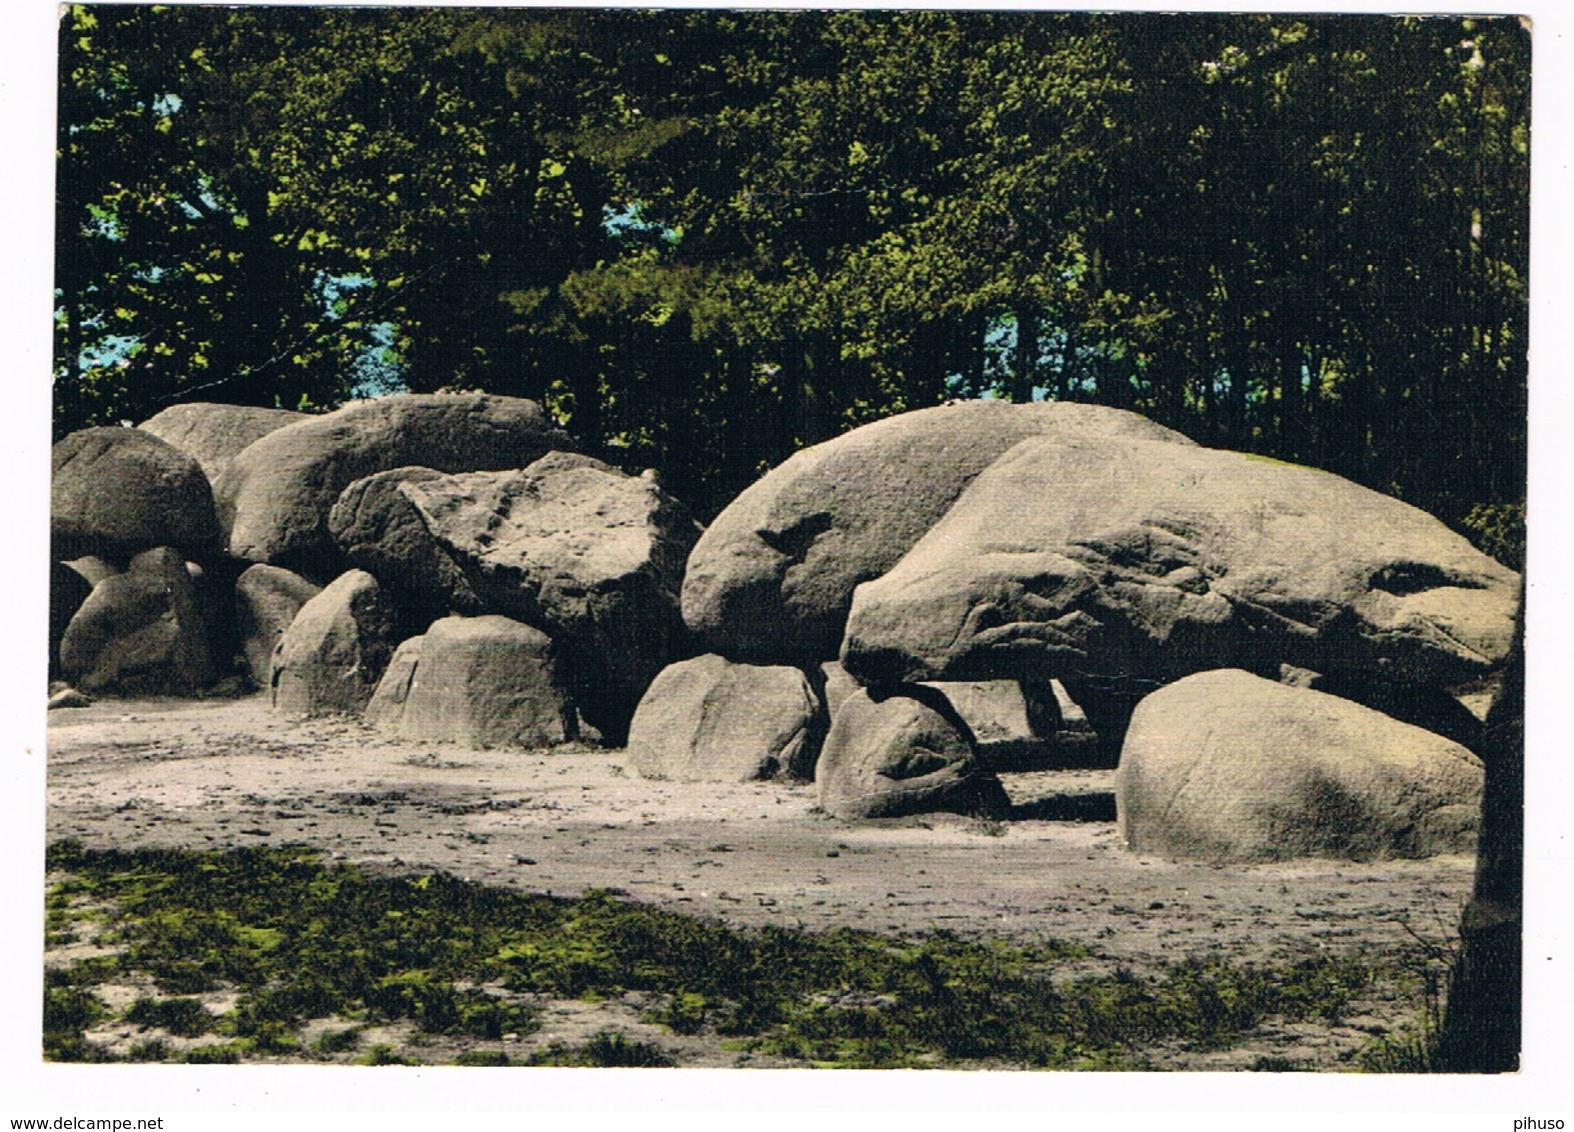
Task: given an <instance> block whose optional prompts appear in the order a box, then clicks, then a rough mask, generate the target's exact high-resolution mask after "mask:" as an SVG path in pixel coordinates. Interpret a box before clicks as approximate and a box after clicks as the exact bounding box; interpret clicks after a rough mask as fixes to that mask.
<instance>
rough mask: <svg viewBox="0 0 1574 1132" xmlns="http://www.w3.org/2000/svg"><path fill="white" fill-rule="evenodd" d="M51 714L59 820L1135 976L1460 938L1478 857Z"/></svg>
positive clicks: (1046, 778) (1038, 803) (68, 831)
mask: <svg viewBox="0 0 1574 1132" xmlns="http://www.w3.org/2000/svg"><path fill="white" fill-rule="evenodd" d="M49 722H50V726H49V744H50V751H49V778H48V819H47V820H48V834H49V837H50V838H51V839H52V840H53V839H58V838H64V837H71V838H76V839H78V840H80V841H81V842H83V843H84V844H85V845H87V846H89V847H110V846H116V847H132V846H185V847H192V848H213V849H218V848H223V847H227V846H234V845H256V844H284V843H294V842H304V843H308V844H311V845H314V846H317V847H320V848H322V849H323V850H325V851H326V852H327V853H328V855H329V857H330V859H334V860H344V861H354V862H358V863H362V864H365V865H368V866H375V867H384V868H389V869H393V870H396V871H409V872H413V871H419V870H429V869H443V870H447V871H449V872H452V873H454V874H456V875H459V876H463V877H468V878H470V879H472V880H476V881H481V882H484V883H488V884H499V885H509V886H512V887H515V888H519V889H524V890H530V891H538V892H550V893H555V894H559V895H572V894H577V893H580V892H582V891H584V890H585V889H587V888H611V889H615V890H619V891H621V892H623V893H625V894H627V895H628V896H629V897H630V898H632V899H636V900H642V901H647V902H650V903H653V904H658V905H661V906H664V907H668V908H673V909H677V910H682V911H687V912H694V913H700V914H704V915H708V916H713V917H717V918H720V919H722V920H725V921H727V922H729V923H732V924H738V925H748V924H764V923H771V924H778V925H783V926H792V927H803V928H810V929H814V928H828V927H832V926H851V927H858V928H868V929H872V930H878V931H903V932H907V931H923V930H927V929H935V928H943V929H949V930H951V931H954V932H956V933H958V934H962V935H966V936H989V935H996V936H1009V937H1012V938H1018V939H1025V940H1034V939H1038V940H1042V939H1058V940H1065V941H1072V942H1078V943H1083V944H1085V945H1087V946H1088V947H1090V948H1091V949H1092V950H1093V952H1094V954H1095V955H1096V957H1097V958H1095V959H1093V960H1090V961H1088V962H1087V963H1085V964H1083V965H1081V966H1080V967H1079V970H1080V971H1089V970H1109V969H1113V968H1114V967H1115V966H1117V965H1124V966H1127V967H1130V968H1132V969H1133V970H1135V971H1137V972H1138V973H1142V972H1143V971H1146V970H1151V969H1153V968H1154V967H1155V966H1157V965H1158V964H1161V963H1163V962H1165V961H1173V960H1177V959H1181V958H1183V957H1186V956H1219V955H1221V954H1222V955H1228V956H1232V957H1235V958H1239V959H1243V960H1251V961H1257V962H1288V961H1293V960H1294V959H1296V958H1300V957H1304V956H1307V955H1310V954H1316V953H1318V952H1322V951H1325V950H1335V951H1338V952H1341V953H1355V954H1361V955H1365V956H1368V957H1371V958H1379V957H1384V956H1396V955H1405V956H1413V955H1417V954H1419V953H1421V952H1422V951H1423V950H1425V948H1431V949H1434V950H1436V951H1437V952H1439V953H1446V952H1447V951H1449V949H1451V948H1452V947H1453V945H1454V944H1455V942H1456V940H1457V924H1458V920H1459V912H1460V909H1461V907H1462V905H1463V903H1464V900H1465V898H1466V896H1467V895H1468V892H1469V887H1470V881H1471V869H1472V865H1473V862H1472V860H1471V859H1469V858H1467V857H1438V858H1433V859H1430V860H1425V861H1399V862H1384V863H1371V864H1364V863H1363V864H1354V863H1350V862H1332V861H1318V862H1296V863H1290V864H1278V865H1257V866H1250V867H1247V866H1228V867H1223V866H1213V865H1207V864H1198V863H1186V862H1172V861H1167V860H1163V859H1158V858H1152V857H1142V856H1137V855H1133V854H1131V853H1128V852H1127V851H1126V850H1125V849H1124V847H1123V846H1122V845H1121V844H1120V842H1119V839H1118V835H1117V833H1116V829H1115V823H1114V820H1113V808H1114V807H1113V796H1112V794H1111V779H1110V775H1109V773H1108V772H1099V771H1087V770H1081V771H1061V772H1038V773H1032V774H1014V775H1002V779H1003V781H1005V782H1006V784H1007V788H1008V790H1009V791H1010V793H1011V795H1012V797H1013V800H1014V801H1015V802H1016V803H1017V813H1019V814H1021V815H1025V816H1023V817H1021V818H1020V819H1018V820H1011V821H1007V822H981V821H977V820H973V819H967V818H961V817H951V816H946V815H932V816H929V817H926V818H923V819H909V820H905V821H900V822H888V823H873V824H864V825H853V824H849V823H845V822H841V821H838V820H836V819H834V818H831V817H829V816H827V815H825V814H824V813H822V812H820V811H819V810H818V809H817V808H816V806H815V797H814V790H813V787H812V786H806V785H790V784H782V783H741V784H682V783H667V782H652V781H647V780H644V779H641V778H639V777H638V776H637V775H636V774H635V773H634V772H633V771H632V770H631V769H629V767H628V766H627V764H626V760H625V758H624V755H623V752H621V751H616V750H605V749H598V748H589V747H585V746H578V745H575V746H567V747H561V748H556V749H553V750H550V751H531V752H517V751H472V750H464V749H457V748H444V747H434V746H431V745H423V744H410V743H401V742H395V741H391V740H389V739H386V738H383V737H382V736H380V735H378V734H377V733H376V732H374V731H371V730H369V729H367V728H365V727H363V726H361V725H360V724H359V723H356V722H352V721H348V720H312V721H299V722H295V721H289V720H285V719H282V718H280V717H278V716H276V715H275V714H273V713H272V712H271V710H270V709H269V707H268V705H267V702H266V700H265V699H263V698H251V699H243V700H209V701H190V700H138V701H106V702H101V703H98V704H95V705H93V706H92V707H89V708H81V709H69V710H60V711H55V712H52V713H51V718H50V721H49ZM634 1005H637V1004H634ZM1419 1005H1420V1003H1419V999H1417V998H1414V997H1404V998H1391V999H1386V1000H1380V1001H1370V1002H1365V1003H1362V1004H1361V1007H1360V1009H1359V1010H1358V1011H1356V1012H1353V1013H1352V1016H1351V1017H1349V1018H1347V1019H1345V1020H1343V1022H1342V1023H1341V1024H1338V1025H1327V1024H1322V1023H1318V1024H1315V1025H1312V1024H1297V1025H1284V1026H1279V1027H1275V1026H1272V1025H1270V1026H1268V1027H1265V1028H1264V1030H1263V1032H1262V1034H1261V1035H1260V1040H1257V1039H1256V1038H1254V1040H1253V1041H1251V1042H1249V1043H1247V1044H1246V1045H1244V1046H1242V1047H1239V1048H1237V1049H1235V1050H1232V1051H1225V1052H1223V1053H1212V1054H1203V1053H1197V1052H1193V1051H1188V1050H1185V1049H1180V1048H1178V1049H1176V1050H1172V1051H1164V1053H1163V1059H1164V1061H1165V1063H1166V1064H1168V1065H1170V1066H1172V1067H1174V1068H1212V1069H1222V1068H1238V1067H1244V1066H1248V1065H1251V1064H1252V1063H1254V1062H1256V1061H1257V1059H1258V1058H1259V1057H1262V1056H1271V1057H1273V1058H1282V1059H1286V1060H1289V1061H1292V1062H1294V1063H1296V1064H1298V1065H1303V1066H1305V1067H1308V1068H1329V1069H1331V1068H1337V1067H1339V1066H1341V1065H1343V1064H1344V1063H1345V1062H1347V1061H1348V1058H1349V1056H1350V1054H1351V1052H1352V1051H1354V1050H1356V1049H1357V1048H1359V1047H1360V1046H1362V1045H1363V1044H1366V1043H1368V1042H1370V1041H1371V1040H1372V1039H1373V1037H1374V1035H1379V1034H1383V1033H1391V1032H1392V1031H1393V1030H1394V1029H1395V1028H1396V1027H1398V1026H1400V1025H1402V1024H1404V1023H1407V1022H1410V1021H1413V1020H1414V1017H1415V1014H1416V1011H1417V1010H1418V1008H1419ZM618 1008H620V1009H625V1010H626V1012H627V1013H629V1015H630V1016H631V1017H632V1016H633V1015H634V1014H635V1013H636V1011H635V1010H634V1009H633V1008H632V1007H631V1006H629V1005H628V1004H623V1006H622V1007H618ZM579 1009H580V1008H578V1007H576V1006H575V1005H574V1004H561V1006H560V1007H559V1010H560V1012H561V1014H562V1017H561V1018H560V1019H559V1021H560V1022H562V1027H560V1029H561V1031H562V1032H561V1033H556V1034H554V1035H553V1036H558V1037H565V1036H566V1037H572V1036H574V1035H575V1034H577V1033H578V1032H580V1031H581V1030H583V1029H586V1028H589V1027H592V1026H593V1024H600V1023H601V1022H604V1021H605V1017H604V1015H605V1011H604V1010H603V1011H601V1012H599V1013H598V1016H597V1017H596V1018H586V1019H582V1020H580V1021H583V1023H584V1024H583V1025H576V1024H575V1023H576V1018H577V1016H576V1010H579ZM608 1009H612V1007H609V1008H608ZM593 1013H594V1012H593ZM635 1036H645V1035H643V1034H640V1035H635ZM669 1037H670V1036H669ZM667 1044H668V1045H671V1044H672V1042H671V1041H668V1043H667ZM694 1061H696V1062H700V1063H727V1062H716V1061H714V1060H713V1059H711V1058H707V1057H700V1056H699V1055H698V1054H696V1055H695V1058H694Z"/></svg>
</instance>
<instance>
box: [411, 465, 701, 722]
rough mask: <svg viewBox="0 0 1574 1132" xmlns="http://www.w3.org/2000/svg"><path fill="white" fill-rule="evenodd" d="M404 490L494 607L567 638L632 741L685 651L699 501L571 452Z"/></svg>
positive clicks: (577, 687)
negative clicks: (642, 705)
mask: <svg viewBox="0 0 1574 1132" xmlns="http://www.w3.org/2000/svg"><path fill="white" fill-rule="evenodd" d="M398 490H399V491H400V492H401V493H403V494H404V495H405V496H407V497H408V498H409V499H410V501H411V502H413V503H414V504H415V506H416V508H417V509H418V510H419V512H420V514H421V517H422V519H423V520H424V521H425V524H426V527H427V529H428V530H430V531H431V533H432V535H433V536H434V537H435V538H436V539H437V540H438V542H439V543H440V544H442V546H443V547H444V548H446V550H447V552H448V554H450V555H451V556H452V557H453V560H454V561H455V562H457V563H458V564H459V566H460V567H461V568H462V569H463V570H464V573H465V576H466V578H468V579H469V581H470V584H471V586H472V588H473V589H474V591H475V593H476V594H477V595H478V596H479V597H480V599H481V601H482V602H483V603H484V604H485V605H486V607H487V608H488V609H491V610H494V611H496V612H498V613H502V614H504V615H506V616H509V617H513V618H515V619H516V620H519V621H523V622H524V623H525V624H527V625H534V626H536V627H538V628H540V629H543V630H545V631H546V632H547V633H549V634H550V635H551V637H552V639H553V640H554V641H556V642H558V644H559V646H560V647H561V648H562V650H563V657H564V660H565V661H567V663H568V666H569V671H570V673H571V678H572V681H573V690H574V698H575V701H576V702H577V703H578V705H579V710H580V712H581V713H582V714H583V715H584V717H585V719H586V720H587V721H588V722H589V723H591V724H592V725H593V726H595V727H596V728H597V730H599V731H600V732H601V734H602V736H603V738H604V740H605V741H606V742H607V743H609V744H610V745H612V746H621V745H622V744H623V742H624V739H625V737H626V736H627V734H628V725H629V720H630V719H631V718H632V716H633V714H634V709H635V707H636V706H637V705H638V704H639V700H640V697H641V696H642V695H643V694H644V692H645V689H646V688H648V687H649V686H650V682H651V681H652V680H653V679H654V678H655V676H656V674H657V673H658V672H660V671H661V670H662V668H664V667H665V666H666V665H667V663H668V662H669V661H671V660H672V659H674V657H675V656H678V655H681V651H682V623H681V621H680V620H679V617H678V591H679V588H680V587H681V585H682V583H683V563H684V560H685V559H686V558H687V557H688V554H689V550H690V548H691V547H693V545H694V540H695V539H696V538H698V537H699V533H700V528H699V525H698V524H697V523H695V522H694V520H693V519H692V518H691V517H690V515H689V513H688V509H687V508H686V507H684V506H683V504H681V503H679V502H678V501H677V500H675V499H673V498H672V497H671V496H670V495H668V494H667V493H666V492H664V491H662V490H661V488H660V487H658V486H657V485H656V484H655V483H653V482H652V481H651V480H650V479H647V478H645V477H642V476H630V475H625V474H624V473H623V472H621V471H619V470H617V469H616V468H613V467H611V466H609V465H607V464H604V463H602V462H601V461H599V460H594V459H591V458H590V457H588V456H577V455H572V454H569V453H566V452H554V453H552V454H550V455H548V456H545V457H543V458H542V459H540V460H537V461H535V462H534V463H532V464H530V465H529V466H528V467H526V468H524V469H522V470H519V471H509V472H471V473H467V474H463V475H453V476H444V477H441V478H439V479H423V480H415V479H411V480H406V481H404V482H403V483H401V484H400V485H399V488H398Z"/></svg>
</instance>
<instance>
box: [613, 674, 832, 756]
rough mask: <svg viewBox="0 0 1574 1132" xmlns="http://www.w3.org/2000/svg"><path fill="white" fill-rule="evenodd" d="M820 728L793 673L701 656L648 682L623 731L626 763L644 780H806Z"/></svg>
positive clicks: (821, 717)
mask: <svg viewBox="0 0 1574 1132" xmlns="http://www.w3.org/2000/svg"><path fill="white" fill-rule="evenodd" d="M825 727H826V715H825V708H824V706H823V705H822V704H821V702H820V697H819V696H817V695H816V694H815V691H814V688H813V687H811V685H810V683H809V680H808V678H807V677H806V676H805V675H804V673H803V672H802V671H800V670H799V669H797V668H792V667H788V666H785V665H758V664H738V663H734V662H733V661H730V660H727V659H726V658H725V657H721V656H717V655H715V654H708V655H706V656H698V657H695V658H693V659H692V660H685V661H680V662H678V663H677V664H671V665H668V666H667V667H666V668H664V669H662V671H661V674H660V675H658V676H657V677H656V679H655V680H654V681H653V682H652V683H651V685H650V687H649V688H648V689H647V690H646V692H645V695H644V696H643V697H642V698H641V699H640V702H639V707H638V709H637V710H636V711H635V712H634V720H633V722H632V723H631V724H630V725H629V739H628V757H629V761H630V762H631V763H632V764H633V766H634V768H635V770H637V771H638V772H639V773H640V774H641V775H643V776H644V777H646V778H666V779H676V780H679V781H684V782H748V781H751V780H754V779H763V778H781V777H788V778H800V779H811V778H813V777H814V765H815V761H816V760H817V759H818V758H819V754H820V742H821V740H822V739H823V738H824V736H825Z"/></svg>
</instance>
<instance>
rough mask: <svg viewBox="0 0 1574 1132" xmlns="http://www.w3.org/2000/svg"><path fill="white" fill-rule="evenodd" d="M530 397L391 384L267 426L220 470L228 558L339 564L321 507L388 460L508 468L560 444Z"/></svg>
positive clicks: (301, 567) (320, 566)
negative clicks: (366, 396)
mask: <svg viewBox="0 0 1574 1132" xmlns="http://www.w3.org/2000/svg"><path fill="white" fill-rule="evenodd" d="M572 447H573V444H572V442H571V441H570V440H569V439H568V437H567V436H566V435H565V434H563V433H562V432H561V431H559V430H558V429H556V428H554V427H552V425H551V424H550V422H549V421H548V420H547V419H546V417H545V415H544V414H543V413H542V412H541V407H540V406H539V405H537V404H536V403H535V402H534V401H526V400H522V399H520V398H515V397H493V396H490V395H487V394H479V393H478V394H437V393H432V394H415V393H406V394H397V395H394V396H390V397H381V398H378V399H377V400H374V401H360V402H356V403H353V404H350V405H346V406H345V407H344V408H342V409H337V410H335V411H334V412H331V413H325V414H323V415H322V416H318V417H309V418H308V419H306V420H303V421H297V422H295V423H294V424H290V425H286V426H285V427H283V428H280V429H275V430H274V431H273V432H270V433H268V434H267V435H266V436H264V437H262V438H261V439H259V440H257V441H255V442H253V443H252V444H249V445H247V446H246V447H245V448H244V449H242V450H241V452H240V454H239V455H237V456H236V457H235V458H234V459H233V460H232V461H231V462H230V464H229V467H228V468H227V469H226V470H225V471H224V473H223V474H222V475H221V476H220V477H219V482H218V484H217V485H216V486H215V489H214V495H215V498H216V499H217V502H218V512H219V519H220V522H221V524H222V526H223V529H224V531H225V533H226V537H227V539H228V545H229V552H230V554H232V555H233V556H235V557H236V558H243V559H246V560H248V561H252V562H268V563H271V564H273V565H275V566H286V567H288V568H290V569H293V570H298V571H299V572H301V573H303V574H306V575H307V576H313V575H317V576H322V575H324V574H325V573H328V574H331V572H332V571H333V570H335V569H336V568H337V566H338V565H339V564H340V559H339V555H338V551H337V548H336V547H335V546H334V544H333V539H332V537H331V536H330V534H329V533H328V513H329V511H330V510H331V509H332V507H333V505H334V503H335V502H336V501H337V500H338V498H339V494H340V492H342V491H343V490H344V489H345V488H347V487H349V486H350V484H352V483H354V482H355V481H356V480H358V479H362V478H363V477H365V476H369V475H372V474H373V473H375V472H382V471H388V470H389V469H392V468H402V467H408V466H421V467H427V468H435V469H437V470H438V471H444V472H461V471H473V470H476V469H495V468H517V467H521V466H523V465H524V464H527V463H529V462H530V461H531V460H534V459H536V458H538V457H540V456H541V455H543V454H544V453H546V452H548V451H550V450H552V449H568V448H572Z"/></svg>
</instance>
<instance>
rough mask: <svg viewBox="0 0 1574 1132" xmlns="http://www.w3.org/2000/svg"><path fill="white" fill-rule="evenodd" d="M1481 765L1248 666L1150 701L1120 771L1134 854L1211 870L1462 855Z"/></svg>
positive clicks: (1449, 745)
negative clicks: (1277, 862)
mask: <svg viewBox="0 0 1574 1132" xmlns="http://www.w3.org/2000/svg"><path fill="white" fill-rule="evenodd" d="M1483 778H1484V775H1483V771H1482V766H1481V762H1480V760H1479V759H1477V758H1476V757H1475V755H1473V754H1471V753H1470V752H1469V751H1468V750H1466V749H1465V748H1464V747H1461V746H1460V745H1459V744H1457V743H1453V742H1450V741H1449V740H1447V739H1444V738H1442V737H1441V736H1439V735H1434V734H1432V733H1431V732H1429V731H1423V730H1421V729H1420V728H1419V727H1412V726H1411V725H1409V724H1407V723H1400V722H1399V721H1398V720H1395V719H1391V718H1389V717H1388V716H1386V715H1383V714H1382V713H1380V712H1376V711H1373V710H1371V709H1370V708H1366V707H1362V706H1361V705H1359V704H1356V703H1353V702H1351V701H1349V700H1344V699H1340V698H1339V697H1337V696H1330V695H1326V694H1324V693H1322V692H1314V691H1311V690H1309V689H1305V688H1293V687H1289V686H1287V685H1284V684H1280V683H1277V682H1275V681H1272V680H1266V679H1263V678H1262V677H1259V676H1253V675H1251V674H1250V673H1247V672H1242V671H1240V670H1225V671H1218V672H1204V673H1199V674H1197V675H1194V676H1189V677H1187V678H1186V679H1184V680H1180V681H1178V682H1176V683H1174V684H1171V685H1169V686H1168V687H1166V688H1163V689H1162V690H1160V691H1158V692H1155V693H1154V694H1153V695H1151V696H1149V697H1148V698H1147V699H1145V700H1143V701H1142V703H1141V704H1140V705H1139V706H1138V708H1137V710H1136V712H1135V713H1134V715H1133V716H1132V720H1131V727H1130V729H1129V730H1128V731H1127V733H1126V744H1125V748H1124V750H1122V752H1121V758H1120V768H1119V769H1118V770H1117V771H1116V774H1115V804H1116V812H1117V819H1118V822H1119V826H1120V832H1121V836H1122V837H1124V838H1125V840H1126V843H1127V845H1128V846H1129V847H1130V848H1131V849H1132V850H1133V851H1135V852H1138V853H1152V854H1158V855H1162V856H1169V857H1187V858H1198V859H1203V860H1214V861H1255V860H1267V859H1285V858H1292V857H1333V858H1349V859H1356V860H1366V859H1372V858H1388V857H1424V856H1430V855H1432V854H1436V853H1458V852H1468V851H1470V850H1471V849H1472V848H1473V847H1474V844H1475V837H1476V832H1477V829H1478V823H1479V817H1480V812H1481V789H1482V783H1483Z"/></svg>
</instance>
